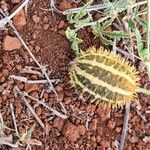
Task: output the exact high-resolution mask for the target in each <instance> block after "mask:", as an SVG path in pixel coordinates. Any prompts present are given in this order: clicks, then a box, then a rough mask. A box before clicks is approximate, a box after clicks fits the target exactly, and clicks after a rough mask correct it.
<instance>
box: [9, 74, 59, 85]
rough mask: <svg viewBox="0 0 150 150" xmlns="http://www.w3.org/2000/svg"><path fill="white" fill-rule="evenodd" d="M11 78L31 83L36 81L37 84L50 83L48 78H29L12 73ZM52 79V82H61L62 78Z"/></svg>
mask: <svg viewBox="0 0 150 150" xmlns="http://www.w3.org/2000/svg"><path fill="white" fill-rule="evenodd" d="M9 78H11V79H14V80H18V81H21V82H25V83H29V84H31V83H33V84H35V83H36V84H39V83H43V84H45V83H48V81H47V80H28V78H26V77H21V76H16V75H10V76H9ZM50 81H51V83H55V82H59V81H60V79H51V80H50Z"/></svg>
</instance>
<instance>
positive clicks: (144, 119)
mask: <svg viewBox="0 0 150 150" xmlns="http://www.w3.org/2000/svg"><path fill="white" fill-rule="evenodd" d="M135 110H136V112H137V114H138V115H139V116H140V117H141V118H142V120H143V121H144V122H147V120H146V118H145V117H144V116H143V115H142V114H141V112H140V111H139V110H138V109H135Z"/></svg>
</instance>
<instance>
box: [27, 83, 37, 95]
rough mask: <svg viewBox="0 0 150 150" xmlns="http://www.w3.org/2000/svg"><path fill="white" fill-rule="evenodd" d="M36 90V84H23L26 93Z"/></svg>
mask: <svg viewBox="0 0 150 150" xmlns="http://www.w3.org/2000/svg"><path fill="white" fill-rule="evenodd" d="M37 89H38V86H37V84H25V91H26V92H28V93H29V92H32V91H36V90H37Z"/></svg>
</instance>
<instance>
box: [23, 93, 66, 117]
mask: <svg viewBox="0 0 150 150" xmlns="http://www.w3.org/2000/svg"><path fill="white" fill-rule="evenodd" d="M24 96H26V97H28V98H30V99H32V100H34V101H36V102H38V103H39V104H41V105H43V106H44V107H46V108H47V109H48V110H50V111H51V112H52V113H53V114H54V115H56V116H58V117H61V118H63V119H67V118H68V116H67V115H64V114H61V113H60V112H58V111H57V110H55V109H53V108H51V107H49V106H47V105H46V104H45V103H44V102H42V101H40V100H38V99H36V98H34V97H32V96H30V95H28V93H26V92H24Z"/></svg>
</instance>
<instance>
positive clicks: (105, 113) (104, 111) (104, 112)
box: [96, 105, 111, 121]
mask: <svg viewBox="0 0 150 150" xmlns="http://www.w3.org/2000/svg"><path fill="white" fill-rule="evenodd" d="M110 112H111V109H110V108H109V107H104V106H102V105H99V106H98V108H97V110H96V113H97V115H98V116H99V117H100V118H101V121H105V120H106V119H108V118H110Z"/></svg>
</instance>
